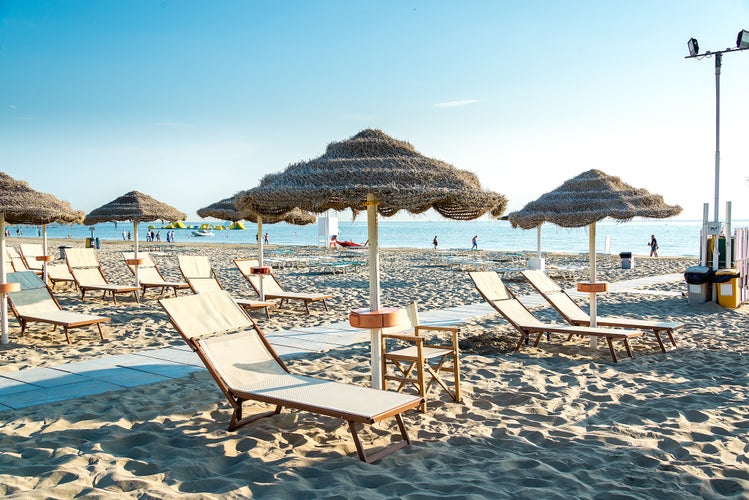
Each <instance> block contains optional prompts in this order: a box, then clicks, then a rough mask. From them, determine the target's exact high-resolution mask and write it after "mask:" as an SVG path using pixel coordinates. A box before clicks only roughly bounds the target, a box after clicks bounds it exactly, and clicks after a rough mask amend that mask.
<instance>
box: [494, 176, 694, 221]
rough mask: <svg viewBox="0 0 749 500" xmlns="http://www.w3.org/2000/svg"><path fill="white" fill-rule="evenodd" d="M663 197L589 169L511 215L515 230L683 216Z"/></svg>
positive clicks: (675, 206)
mask: <svg viewBox="0 0 749 500" xmlns="http://www.w3.org/2000/svg"><path fill="white" fill-rule="evenodd" d="M681 210H682V209H681V207H680V206H678V205H667V204H666V203H665V202H664V200H663V197H662V196H661V195H656V194H651V193H649V192H648V191H647V190H645V189H638V188H634V187H632V186H630V185H629V184H626V183H625V182H623V181H622V180H621V179H620V178H619V177H615V176H611V175H607V174H605V173H604V172H602V171H600V170H596V169H593V170H588V171H587V172H583V173H582V174H580V175H578V176H577V177H573V178H572V179H569V180H568V181H566V182H565V183H564V184H562V185H561V186H559V187H558V188H557V189H555V190H553V191H550V192H548V193H546V194H544V195H542V196H541V197H539V198H538V199H537V200H535V201H532V202H530V203H528V204H527V205H526V206H525V207H523V208H522V209H521V210H518V211H517V212H512V213H511V214H509V215H508V217H507V218H508V219H509V220H510V223H511V224H512V226H513V227H520V228H522V229H531V228H534V227H537V226H539V225H540V224H543V223H544V222H551V223H553V224H556V225H558V226H562V227H583V226H587V225H589V224H592V223H594V222H597V221H599V220H601V219H605V218H606V217H610V218H612V219H616V220H619V221H621V222H626V221H629V220H631V219H633V218H635V217H644V218H651V219H664V218H668V217H673V216H675V215H678V214H679V213H681Z"/></svg>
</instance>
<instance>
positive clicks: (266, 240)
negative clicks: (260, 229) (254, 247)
mask: <svg viewBox="0 0 749 500" xmlns="http://www.w3.org/2000/svg"><path fill="white" fill-rule="evenodd" d="M265 244H266V245H267V244H268V233H265Z"/></svg>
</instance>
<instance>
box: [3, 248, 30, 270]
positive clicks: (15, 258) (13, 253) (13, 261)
mask: <svg viewBox="0 0 749 500" xmlns="http://www.w3.org/2000/svg"><path fill="white" fill-rule="evenodd" d="M5 254H6V255H7V256H8V259H9V260H10V265H11V266H12V267H13V269H14V270H15V271H28V269H29V266H27V265H26V263H25V262H24V261H23V259H22V258H21V255H20V254H19V253H18V250H16V249H15V248H13V247H5Z"/></svg>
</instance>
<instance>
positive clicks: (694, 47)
mask: <svg viewBox="0 0 749 500" xmlns="http://www.w3.org/2000/svg"><path fill="white" fill-rule="evenodd" d="M687 47H689V55H690V56H696V55H697V54H699V53H700V44H699V43H697V39H696V38H690V39H689V41H688V42H687Z"/></svg>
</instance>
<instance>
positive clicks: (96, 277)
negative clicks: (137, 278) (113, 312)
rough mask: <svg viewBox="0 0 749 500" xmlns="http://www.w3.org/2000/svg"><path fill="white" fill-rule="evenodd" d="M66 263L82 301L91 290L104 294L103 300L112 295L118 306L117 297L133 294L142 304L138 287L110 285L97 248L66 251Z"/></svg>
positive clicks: (136, 300) (137, 301) (69, 249)
mask: <svg viewBox="0 0 749 500" xmlns="http://www.w3.org/2000/svg"><path fill="white" fill-rule="evenodd" d="M65 261H66V262H67V263H68V269H70V274H72V275H73V278H74V279H75V284H76V285H77V286H78V290H80V291H81V299H84V298H86V292H87V291H89V290H93V291H99V292H102V298H105V297H106V296H107V294H108V293H109V294H111V295H112V301H113V302H114V304H115V305H117V295H119V294H128V293H132V294H133V298H134V299H135V302H136V303H140V299H139V298H138V291H139V290H140V288H139V287H137V286H130V285H116V284H114V283H109V281H107V278H106V276H104V271H103V270H102V268H101V264H100V263H99V258H98V257H97V256H96V249H95V248H68V249H67V250H65Z"/></svg>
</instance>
